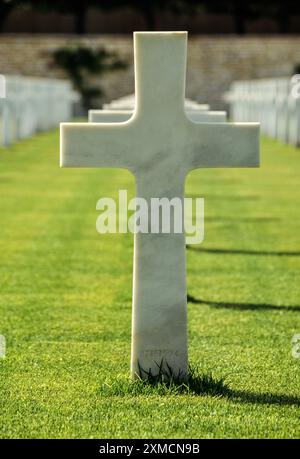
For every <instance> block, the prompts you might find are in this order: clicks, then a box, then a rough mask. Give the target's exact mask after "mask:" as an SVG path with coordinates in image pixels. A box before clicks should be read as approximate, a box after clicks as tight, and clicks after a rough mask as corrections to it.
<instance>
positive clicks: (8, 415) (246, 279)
mask: <svg viewBox="0 0 300 459" xmlns="http://www.w3.org/2000/svg"><path fill="white" fill-rule="evenodd" d="M58 150H59V138H58V133H57V132H52V133H49V134H43V135H39V136H37V137H35V138H33V139H30V140H27V141H24V142H22V143H19V144H18V145H15V146H13V147H12V148H10V149H7V150H6V149H2V150H0V221H1V230H0V260H1V262H0V334H3V335H5V337H6V339H7V355H6V358H5V359H0V391H1V392H0V393H1V397H0V436H1V437H25V438H26V437H62V438H64V437H72V438H74V437H80V438H83V437H84V438H86V437H102V438H103V437H106V438H112V437H113V438H117V437H121V438H122V437H127V438H137V437H146V438H155V437H162V438H170V437H177V438H190V437H193V438H215V437H217V438H219V437H271V438H273V437H276V438H277V437H294V438H295V437H299V436H300V409H299V407H300V359H298V360H297V359H295V358H293V357H292V354H291V348H292V345H291V339H292V336H293V335H294V334H296V333H300V236H299V235H300V207H299V206H300V187H299V177H300V150H299V149H298V150H297V149H295V148H292V147H287V146H283V145H281V144H279V143H276V142H275V141H271V140H264V141H263V142H262V167H261V169H259V170H248V169H244V170H241V169H235V170H233V169H232V170H224V169H223V170H222V169H217V170H213V169H210V170H201V171H200V170H199V171H195V172H194V173H192V174H191V175H190V176H189V177H188V180H187V184H186V194H187V195H188V196H203V197H204V198H205V207H206V209H205V224H206V229H205V230H206V235H205V241H204V243H203V244H202V245H201V246H199V247H194V246H193V247H192V248H190V249H189V250H188V251H187V271H188V272H187V282H188V293H189V296H190V299H191V301H190V302H189V304H188V309H189V311H188V312H189V349H190V362H191V364H192V365H193V366H195V367H197V368H198V373H199V375H200V376H203V378H204V380H205V378H207V376H209V375H212V376H213V378H214V381H216V384H217V382H218V381H219V380H220V379H222V378H225V383H226V387H227V390H226V391H225V392H224V393H223V392H222V391H221V390H220V391H219V392H218V389H217V390H215V391H213V390H212V391H210V390H209V388H208V390H207V392H206V391H204V393H202V394H198V395H195V394H193V393H190V394H189V393H186V394H180V395H176V394H175V393H172V392H170V393H169V394H168V393H165V394H160V393H159V391H158V390H156V389H152V388H148V390H146V389H144V390H143V389H142V388H141V390H140V392H139V390H135V391H132V390H131V385H130V383H129V382H128V375H129V362H130V335H131V289H132V255H133V237H132V235H131V234H127V235H99V234H98V233H97V232H96V230H95V223H96V218H97V215H98V213H97V212H96V209H95V207H96V202H97V200H98V199H99V198H100V197H103V196H111V197H117V193H118V190H119V189H125V188H128V189H129V190H130V194H131V196H133V195H134V180H133V177H132V176H131V175H130V174H129V173H128V172H126V171H123V170H96V169H90V170H83V169H82V170H80V169H74V170H70V169H69V170H67V169H59V166H58V163H59V159H58ZM212 385H213V381H212Z"/></svg>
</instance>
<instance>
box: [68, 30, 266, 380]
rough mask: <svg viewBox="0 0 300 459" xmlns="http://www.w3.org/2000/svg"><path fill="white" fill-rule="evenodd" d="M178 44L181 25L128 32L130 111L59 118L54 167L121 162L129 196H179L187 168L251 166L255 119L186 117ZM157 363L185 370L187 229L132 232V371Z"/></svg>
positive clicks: (183, 43)
mask: <svg viewBox="0 0 300 459" xmlns="http://www.w3.org/2000/svg"><path fill="white" fill-rule="evenodd" d="M186 48H187V33H186V32H136V33H135V34H134V55H135V82H136V104H135V111H134V113H133V115H132V116H131V117H130V118H129V119H128V120H127V121H123V120H122V121H121V122H115V123H76V124H72V123H63V124H62V125H61V166H62V167H101V168H102V167H118V168H126V169H129V170H130V171H131V172H132V174H133V175H134V177H135V180H136V189H137V196H138V197H143V198H145V199H146V200H147V201H148V202H149V201H150V199H151V198H152V197H158V198H160V197H167V198H170V199H171V198H173V197H179V198H180V199H181V200H182V199H183V197H184V183H185V179H186V176H187V174H188V173H189V172H190V171H191V170H193V169H196V168H202V167H203V168H207V167H210V168H216V167H258V166H259V125H258V124H257V123H222V122H221V123H220V122H212V123H195V122H193V121H192V120H191V119H189V118H188V117H187V116H186V111H185V104H184V100H185V99H184V95H185V74H186ZM170 69H171V71H170ZM127 115H128V116H129V114H127ZM200 190H201V184H199V191H200ZM102 192H103V193H105V190H102ZM112 263H113V259H112ZM116 314H117V311H116ZM161 362H163V365H164V366H165V368H166V364H168V365H169V366H170V367H171V368H172V370H173V372H174V374H175V375H178V374H180V375H181V377H182V378H185V377H186V375H187V372H188V345H187V301H186V266H185V235H184V234H183V233H177V234H174V233H171V234H162V233H158V234H151V233H138V234H135V241H134V274H133V317H132V355H131V373H132V377H133V378H134V377H135V376H136V375H137V374H141V375H142V377H147V372H149V371H151V372H152V373H153V374H155V373H157V371H158V364H160V363H161Z"/></svg>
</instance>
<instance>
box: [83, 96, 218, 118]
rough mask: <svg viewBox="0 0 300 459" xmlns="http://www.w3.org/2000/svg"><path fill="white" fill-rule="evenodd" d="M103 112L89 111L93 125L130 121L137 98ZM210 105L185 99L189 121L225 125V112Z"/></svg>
mask: <svg viewBox="0 0 300 459" xmlns="http://www.w3.org/2000/svg"><path fill="white" fill-rule="evenodd" d="M103 108H104V109H103V110H89V121H90V122H92V123H106V122H111V123H113V122H117V123H118V122H122V121H127V120H129V119H130V118H131V117H132V116H133V113H134V108H135V96H134V94H133V95H129V96H126V97H122V98H120V99H117V100H114V101H112V102H111V103H109V104H104V106H103ZM209 108H210V107H209V105H208V104H198V103H197V102H194V101H192V100H190V99H185V112H186V115H187V117H188V118H189V119H191V120H192V121H194V122H195V123H197V122H199V123H200V122H202V123H205V122H212V123H224V122H225V121H226V112H225V111H210V110H209Z"/></svg>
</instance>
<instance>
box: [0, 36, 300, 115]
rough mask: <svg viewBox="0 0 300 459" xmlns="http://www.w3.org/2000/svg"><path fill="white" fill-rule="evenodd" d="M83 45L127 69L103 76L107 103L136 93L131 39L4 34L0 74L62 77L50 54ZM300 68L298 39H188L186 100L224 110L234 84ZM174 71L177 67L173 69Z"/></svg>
mask: <svg viewBox="0 0 300 459" xmlns="http://www.w3.org/2000/svg"><path fill="white" fill-rule="evenodd" d="M71 44H82V45H86V46H91V47H93V48H98V47H102V46H103V47H106V48H107V49H110V50H114V51H117V52H118V54H119V56H120V57H122V58H124V59H125V60H126V61H127V62H128V64H129V66H128V68H127V69H126V70H122V71H117V72H114V73H109V74H105V75H103V76H101V77H100V78H99V84H101V86H102V88H103V89H104V91H105V100H107V101H108V100H110V99H112V98H117V97H121V96H123V95H126V94H128V93H131V92H133V91H134V79H133V54H132V51H133V47H132V37H130V36H127V35H126V36H125V35H124V36H121V35H87V36H83V37H78V36H73V35H55V36H53V35H51V36H50V35H2V36H0V73H2V74H21V75H28V76H41V77H63V73H62V72H61V71H60V70H58V69H57V68H55V67H54V66H53V64H51V53H52V52H53V51H54V50H55V49H57V48H59V47H62V46H67V45H71ZM299 64H300V38H299V37H297V36H285V37H282V36H280V37H279V36H274V37H273V36H271V37H270V36H268V37H259V36H256V37H253V36H248V37H245V38H240V37H236V36H228V35H224V36H218V37H216V36H203V35H201V36H191V37H190V39H189V43H188V67H187V97H190V98H193V99H196V100H197V101H199V102H201V103H209V104H210V105H211V107H212V108H213V109H221V108H224V102H222V94H223V93H224V92H225V91H227V90H228V88H229V86H230V84H231V82H232V81H234V80H243V79H254V78H266V77H279V76H289V75H292V74H293V70H294V68H295V66H296V65H299ZM174 71H175V69H174Z"/></svg>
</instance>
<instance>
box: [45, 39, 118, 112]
mask: <svg viewBox="0 0 300 459" xmlns="http://www.w3.org/2000/svg"><path fill="white" fill-rule="evenodd" d="M53 60H54V64H55V65H56V66H58V67H60V68H62V69H63V70H64V71H65V73H66V74H67V76H68V77H69V79H70V80H71V81H72V83H73V86H74V88H75V89H76V90H77V91H78V92H79V93H80V94H81V97H82V105H83V107H84V108H85V109H86V110H88V109H89V108H93V107H94V103H95V100H96V99H98V98H99V97H101V96H103V94H104V93H103V90H101V88H99V87H98V86H97V87H95V86H91V85H90V84H89V83H88V80H89V78H88V77H89V75H101V74H102V73H104V72H107V71H113V70H120V69H124V68H126V66H127V64H126V62H125V61H123V60H121V59H119V58H118V56H117V55H116V53H114V52H111V51H110V52H109V51H107V50H105V49H104V48H100V49H97V50H93V49H91V48H88V47H84V46H72V47H66V48H59V49H57V50H56V51H54V53H53Z"/></svg>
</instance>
